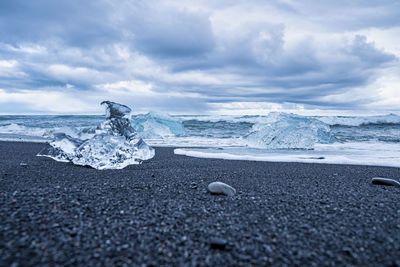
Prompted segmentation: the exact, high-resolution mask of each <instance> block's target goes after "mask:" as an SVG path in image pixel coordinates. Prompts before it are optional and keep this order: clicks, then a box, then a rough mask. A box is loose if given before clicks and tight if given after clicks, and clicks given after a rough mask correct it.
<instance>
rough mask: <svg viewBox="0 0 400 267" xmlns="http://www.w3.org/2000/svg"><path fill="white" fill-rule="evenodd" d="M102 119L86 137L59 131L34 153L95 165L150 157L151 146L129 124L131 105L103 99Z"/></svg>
mask: <svg viewBox="0 0 400 267" xmlns="http://www.w3.org/2000/svg"><path fill="white" fill-rule="evenodd" d="M101 105H104V106H105V107H106V120H105V121H104V122H102V123H101V124H100V125H99V126H98V127H97V129H96V133H95V134H94V136H93V137H91V138H90V139H80V138H79V136H76V135H75V136H71V135H68V134H66V133H63V132H58V133H54V138H53V140H52V141H51V142H50V143H49V144H50V146H51V147H50V148H45V149H44V150H42V151H41V152H40V153H39V154H38V156H46V157H50V158H52V159H55V160H57V161H63V162H72V163H74V164H76V165H83V166H91V167H93V168H95V169H99V170H104V169H122V168H124V167H126V166H128V165H131V164H138V163H140V162H141V161H143V160H147V159H151V158H152V157H154V154H155V152H154V149H153V148H151V147H150V146H148V145H147V144H146V143H145V142H144V141H143V140H142V139H141V138H140V137H139V135H138V133H137V132H136V131H135V129H134V128H133V127H132V125H131V122H130V119H129V116H130V113H131V109H130V108H129V107H127V106H125V105H121V104H118V103H114V102H110V101H104V102H102V103H101Z"/></svg>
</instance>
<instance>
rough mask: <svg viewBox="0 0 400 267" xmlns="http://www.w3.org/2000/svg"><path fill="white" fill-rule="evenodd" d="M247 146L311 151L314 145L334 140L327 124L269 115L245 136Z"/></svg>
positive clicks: (289, 116)
mask: <svg viewBox="0 0 400 267" xmlns="http://www.w3.org/2000/svg"><path fill="white" fill-rule="evenodd" d="M246 140H247V142H248V145H249V146H252V147H257V148H267V149H313V147H314V145H315V144H316V143H319V144H328V143H332V142H333V141H334V140H335V139H334V137H333V136H332V135H331V133H330V127H329V125H328V124H326V123H323V122H322V121H319V120H317V119H314V118H310V117H303V116H299V115H294V114H285V113H270V114H269V115H268V116H267V118H266V120H265V122H264V123H256V124H254V125H253V127H252V129H251V132H250V133H249V134H248V135H247V136H246Z"/></svg>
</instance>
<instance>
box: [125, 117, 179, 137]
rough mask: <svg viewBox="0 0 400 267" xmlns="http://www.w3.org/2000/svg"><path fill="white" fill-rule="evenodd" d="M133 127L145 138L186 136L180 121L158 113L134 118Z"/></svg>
mask: <svg viewBox="0 0 400 267" xmlns="http://www.w3.org/2000/svg"><path fill="white" fill-rule="evenodd" d="M132 125H133V127H134V128H135V130H136V131H137V132H138V133H139V134H140V135H141V136H142V137H143V138H163V137H169V136H183V135H185V128H184V127H183V124H182V123H181V122H180V120H178V119H176V118H173V117H171V116H168V115H165V114H160V113H156V112H150V113H147V114H139V115H136V116H134V120H133V121H132Z"/></svg>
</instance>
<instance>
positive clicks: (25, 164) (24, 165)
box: [19, 161, 28, 167]
mask: <svg viewBox="0 0 400 267" xmlns="http://www.w3.org/2000/svg"><path fill="white" fill-rule="evenodd" d="M19 166H22V167H27V166H28V163H25V162H23V161H21V163H20V164H19Z"/></svg>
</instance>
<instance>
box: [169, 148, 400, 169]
mask: <svg viewBox="0 0 400 267" xmlns="http://www.w3.org/2000/svg"><path fill="white" fill-rule="evenodd" d="M174 153H175V154H177V155H185V156H190V157H198V158H215V159H226V160H251V161H271V162H303V163H327V164H350V165H373V166H387V167H400V145H399V144H386V143H344V144H341V143H335V144H323V145H322V144H319V145H316V146H315V149H314V150H267V149H256V148H244V147H236V148H234V147H232V148H219V149H216V148H207V149H193V148H178V149H175V150H174Z"/></svg>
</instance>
